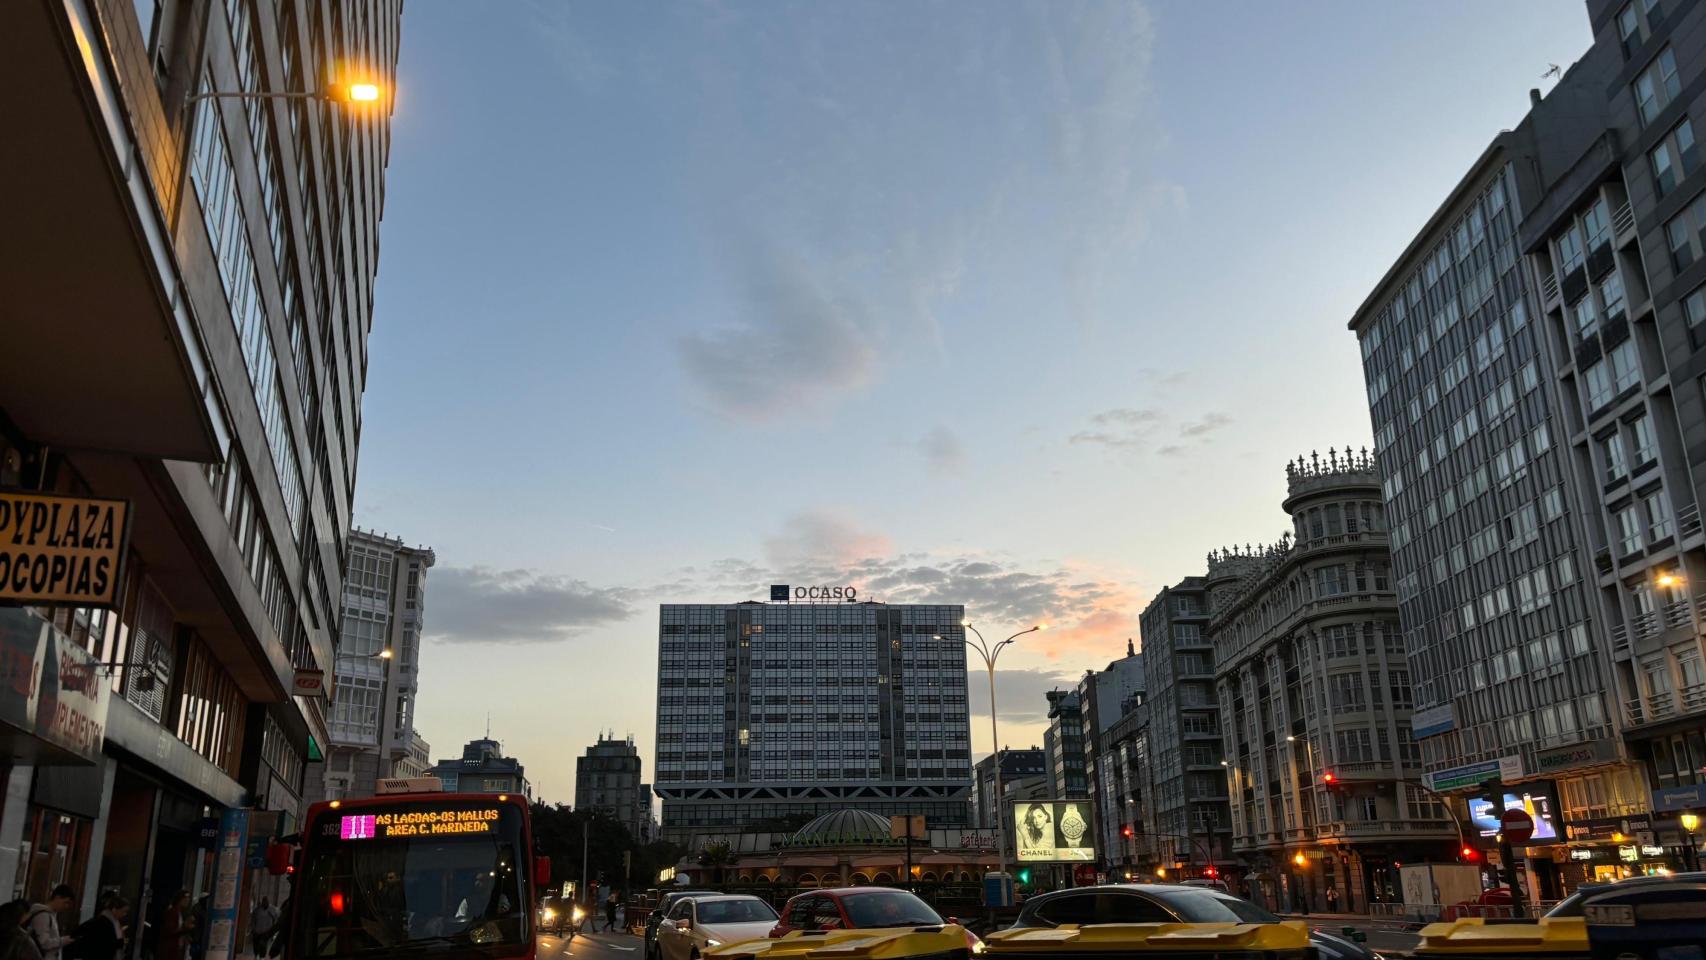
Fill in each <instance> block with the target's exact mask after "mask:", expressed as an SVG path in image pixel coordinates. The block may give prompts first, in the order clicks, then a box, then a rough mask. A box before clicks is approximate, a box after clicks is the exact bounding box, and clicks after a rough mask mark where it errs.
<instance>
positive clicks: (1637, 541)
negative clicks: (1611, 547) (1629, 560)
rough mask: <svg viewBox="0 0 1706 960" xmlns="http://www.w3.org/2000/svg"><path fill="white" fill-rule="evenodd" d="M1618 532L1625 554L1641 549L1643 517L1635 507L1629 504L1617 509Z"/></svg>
mask: <svg viewBox="0 0 1706 960" xmlns="http://www.w3.org/2000/svg"><path fill="white" fill-rule="evenodd" d="M1617 533H1618V537H1619V539H1620V545H1621V546H1622V548H1623V553H1624V555H1628V554H1631V553H1638V552H1639V551H1640V549H1641V518H1640V516H1638V514H1637V511H1636V509H1635V507H1633V506H1628V507H1624V508H1623V509H1621V510H1619V511H1617Z"/></svg>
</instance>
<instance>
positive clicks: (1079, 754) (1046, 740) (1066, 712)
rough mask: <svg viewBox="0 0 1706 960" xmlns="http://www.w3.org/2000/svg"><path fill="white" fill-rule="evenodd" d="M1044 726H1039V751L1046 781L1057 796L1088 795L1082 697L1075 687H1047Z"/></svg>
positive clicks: (1064, 797)
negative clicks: (1045, 761)
mask: <svg viewBox="0 0 1706 960" xmlns="http://www.w3.org/2000/svg"><path fill="white" fill-rule="evenodd" d="M1045 696H1046V697H1048V727H1047V728H1045V729H1044V730H1043V753H1044V754H1046V755H1047V758H1048V773H1049V783H1050V784H1052V785H1053V787H1054V795H1055V796H1056V797H1058V798H1063V799H1073V800H1083V799H1086V798H1088V797H1089V796H1090V774H1089V771H1088V769H1087V768H1086V763H1085V758H1084V698H1083V697H1082V696H1079V694H1078V691H1077V690H1050V691H1049V692H1048V693H1047V694H1045Z"/></svg>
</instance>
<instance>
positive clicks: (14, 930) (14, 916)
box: [0, 900, 41, 960]
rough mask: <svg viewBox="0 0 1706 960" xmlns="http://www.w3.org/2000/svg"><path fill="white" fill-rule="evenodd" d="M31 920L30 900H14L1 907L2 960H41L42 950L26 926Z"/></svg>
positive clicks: (0, 946)
mask: <svg viewBox="0 0 1706 960" xmlns="http://www.w3.org/2000/svg"><path fill="white" fill-rule="evenodd" d="M29 919H30V902H29V901H28V900H13V901H12V902H11V903H8V904H6V905H5V906H3V907H0V960H41V948H40V947H38V946H36V940H35V937H33V936H31V935H30V931H29V928H27V927H25V926H24V924H25V923H26V922H27V921H28V920H29Z"/></svg>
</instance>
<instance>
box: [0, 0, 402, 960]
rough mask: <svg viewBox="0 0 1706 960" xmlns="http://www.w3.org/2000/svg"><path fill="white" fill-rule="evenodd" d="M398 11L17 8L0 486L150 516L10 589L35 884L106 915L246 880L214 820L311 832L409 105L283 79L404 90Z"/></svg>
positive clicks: (12, 708)
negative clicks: (249, 813)
mask: <svg viewBox="0 0 1706 960" xmlns="http://www.w3.org/2000/svg"><path fill="white" fill-rule="evenodd" d="M401 6H402V4H401V2H400V0H346V2H343V3H338V4H330V3H308V2H301V0H227V2H208V3H197V4H192V3H187V2H183V0H158V2H149V0H143V2H135V3H129V2H127V3H116V2H109V0H69V2H64V3H53V2H40V0H21V2H16V3H6V4H0V79H3V82H0V115H3V116H5V118H6V123H7V138H8V141H9V142H10V143H12V144H16V145H26V144H27V145H33V146H30V147H29V148H28V149H8V150H5V151H0V181H3V182H5V183H6V184H8V185H9V186H8V189H7V191H6V197H7V199H6V204H5V209H6V213H5V221H6V229H5V230H4V231H0V233H3V239H0V286H3V287H4V289H5V294H4V296H3V297H0V329H3V330H4V331H5V333H4V337H5V344H4V347H3V348H0V485H4V486H6V487H10V488H21V489H26V490H31V491H39V492H40V493H41V494H43V495H48V496H51V497H55V498H61V499H60V500H59V501H58V502H59V504H60V505H61V506H68V505H69V504H71V503H72V502H73V499H84V498H99V499H96V500H94V502H93V504H92V505H90V506H89V509H91V510H93V511H95V512H96V514H97V515H99V516H104V517H106V518H108V519H114V518H116V514H115V513H105V512H103V511H106V510H108V509H109V507H111V508H112V509H115V510H116V509H117V508H118V507H122V509H123V511H124V513H125V515H126V521H127V526H128V531H129V535H128V541H126V540H125V537H124V530H125V527H121V526H118V525H115V526H113V527H112V528H111V532H112V536H111V537H110V538H109V537H105V536H98V537H96V538H94V539H92V540H91V541H90V546H91V548H92V549H96V550H103V551H107V552H108V554H110V555H104V556H105V559H106V561H107V565H106V566H104V567H102V568H101V569H102V570H104V571H105V573H106V574H107V575H106V576H105V577H101V576H95V577H93V578H91V579H90V580H89V581H87V582H83V583H77V582H68V584H67V586H68V589H66V590H63V591H61V590H46V589H36V588H34V587H32V588H31V589H26V590H23V591H16V592H14V591H7V592H5V594H4V597H3V599H4V600H6V601H16V604H17V605H10V604H7V603H4V602H0V643H3V644H4V645H5V647H6V648H7V655H8V662H10V663H13V664H23V665H25V668H26V669H27V671H29V672H30V673H31V674H32V675H31V676H29V677H27V678H24V677H20V678H17V679H19V680H20V683H18V684H11V685H8V686H7V689H6V691H5V692H4V693H3V694H0V724H7V725H10V726H11V727H12V728H13V729H14V730H15V731H16V732H15V733H12V732H11V731H8V733H9V735H8V736H7V737H6V738H5V743H6V748H5V750H4V753H3V757H0V775H3V776H4V779H5V781H6V787H5V794H6V802H5V803H4V805H3V807H0V876H5V877H8V878H16V881H15V883H14V885H13V887H12V890H13V894H14V895H16V896H23V897H27V898H29V899H31V900H33V901H40V900H43V899H45V897H46V893H47V891H48V890H49V889H50V888H51V887H53V886H54V885H56V884H58V883H61V882H64V883H69V884H71V885H72V886H73V887H74V888H76V889H77V890H78V891H79V892H80V896H79V898H78V902H79V904H80V906H81V908H82V911H83V912H84V914H85V915H88V914H89V913H92V911H93V910H94V909H95V906H96V904H97V903H98V898H97V896H96V894H97V892H98V891H100V890H103V889H113V890H117V891H119V892H120V893H121V894H123V895H124V896H126V897H128V898H130V899H131V900H132V901H133V902H134V903H135V904H136V908H135V911H134V914H133V915H134V916H138V917H141V918H145V919H148V920H150V921H153V922H158V921H157V917H158V913H159V911H160V909H161V908H162V906H163V904H162V903H161V899H162V895H163V894H165V893H169V892H170V891H173V890H176V889H178V888H180V887H182V888H186V889H189V890H190V891H191V893H192V895H193V896H196V897H199V896H201V895H202V894H204V893H206V892H207V891H209V890H211V889H212V888H213V887H214V886H215V884H216V883H225V882H227V881H233V882H234V881H236V880H237V879H239V878H238V877H234V876H230V875H227V874H225V873H222V872H221V870H220V868H219V865H218V864H216V863H214V862H213V858H212V853H211V852H210V851H204V850H202V849H201V848H200V847H199V846H198V843H197V831H198V827H199V825H200V824H201V822H202V820H203V818H209V817H218V816H220V815H221V814H222V813H223V811H226V810H231V809H235V808H240V807H255V808H259V809H262V810H266V811H275V812H277V813H279V814H280V816H279V817H276V818H273V817H268V818H266V819H268V820H276V821H277V822H278V827H277V829H279V830H280V831H281V832H288V831H290V830H292V829H294V823H295V818H296V816H297V813H298V810H299V808H300V805H301V803H302V800H303V797H302V793H301V791H302V787H303V768H304V765H305V764H307V763H310V762H313V761H314V760H315V759H317V757H318V749H319V746H320V745H323V744H325V743H326V742H327V741H328V727H327V718H326V716H325V706H324V705H325V701H324V700H323V699H322V698H321V697H320V696H317V695H316V694H315V686H316V684H315V680H316V678H317V676H318V675H317V674H316V673H315V671H320V670H327V671H329V670H330V668H331V667H332V662H333V651H334V649H335V648H336V644H337V637H338V630H339V617H340V610H339V598H340V597H341V595H342V592H343V570H344V566H345V563H346V561H347V559H348V549H349V548H348V543H347V531H348V529H349V526H350V510H351V501H352V498H353V491H354V488H355V481H356V462H357V461H356V454H357V442H358V438H359V437H360V430H361V396H362V390H363V387H364V383H365V375H366V370H367V359H368V358H367V336H368V331H369V328H370V326H371V322H372V317H373V278H374V273H375V270H376V263H377V256H378V229H379V221H380V216H381V213H382V210H383V199H384V177H385V166H386V162H387V158H388V154H389V146H390V124H389V119H390V107H389V98H388V97H382V98H381V99H380V101H378V102H376V103H367V104H355V103H350V104H344V103H333V102H328V101H325V100H317V99H303V98H298V99H261V98H259V96H258V95H263V94H281V93H290V92H299V91H319V90H325V89H327V88H328V86H330V85H334V84H341V83H344V82H347V81H350V80H357V79H359V80H363V81H371V82H374V83H376V84H378V85H379V87H380V89H381V90H383V91H389V90H390V89H391V88H392V83H393V79H394V72H395V65H396V60H397V44H398V33H399V28H400V15H401ZM212 94H218V95H219V96H217V97H215V96H211V95H212ZM203 95H209V96H203ZM68 371H75V374H74V375H70V376H68V375H67V372H68ZM66 498H70V499H66ZM42 502H44V503H45V502H46V501H42ZM15 560H16V555H8V558H7V562H13V561H15ZM97 572H99V571H97ZM103 581H104V582H103ZM45 585H46V584H45V583H44V584H42V586H45ZM49 663H51V664H54V665H55V666H56V667H57V670H56V671H55V672H49V671H47V670H46V669H45V666H46V665H47V664H49ZM91 678H92V679H91ZM24 680H27V681H28V683H23V682H22V681H24ZM31 686H34V687H37V688H39V689H42V690H45V691H50V692H52V693H53V695H54V697H55V698H57V700H58V702H59V705H60V706H61V707H62V708H64V710H65V711H71V712H70V713H66V712H62V711H61V712H56V711H41V712H40V713H39V715H37V714H38V708H39V707H40V706H41V705H42V704H44V703H49V702H51V701H49V700H47V699H46V698H45V697H43V698H26V697H24V696H22V695H21V694H19V693H17V692H16V691H17V690H19V689H29V688H30V687H31ZM299 690H300V691H303V692H304V693H305V694H306V695H302V696H299V695H297V692H298V691H299ZM50 713H51V714H53V715H52V716H50V715H49V714H50ZM67 718H73V719H75V723H72V724H70V725H67V724H65V723H64V722H62V721H64V720H65V719H67ZM257 822H258V821H257ZM260 873H264V871H256V872H254V873H251V874H250V875H249V877H248V878H247V879H249V880H251V881H252V880H255V879H259V881H260V882H263V883H264V882H265V878H264V877H258V878H257V874H260ZM247 889H248V888H245V890H247ZM240 923H241V924H246V920H244V921H240ZM239 935H240V934H239ZM141 939H142V938H140V937H138V938H134V939H133V942H132V945H131V948H130V949H131V950H132V951H133V952H134V951H138V950H140V944H141Z"/></svg>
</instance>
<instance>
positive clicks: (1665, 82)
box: [1634, 47, 1682, 124]
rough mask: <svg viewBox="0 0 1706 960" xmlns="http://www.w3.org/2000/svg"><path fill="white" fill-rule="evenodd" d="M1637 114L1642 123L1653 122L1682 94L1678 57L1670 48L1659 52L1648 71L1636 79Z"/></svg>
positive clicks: (1642, 72)
mask: <svg viewBox="0 0 1706 960" xmlns="http://www.w3.org/2000/svg"><path fill="white" fill-rule="evenodd" d="M1634 91H1635V112H1636V113H1638V114H1640V116H1641V123H1643V124H1648V123H1652V122H1653V118H1655V117H1657V116H1658V115H1659V111H1661V110H1663V109H1664V108H1665V107H1667V106H1669V105H1670V102H1671V101H1672V100H1675V99H1676V97H1677V94H1679V93H1681V92H1682V79H1681V77H1679V76H1678V75H1677V72H1676V55H1675V54H1673V53H1671V49H1670V48H1669V47H1666V48H1664V49H1663V50H1660V51H1659V55H1658V56H1657V57H1654V58H1653V62H1652V63H1649V64H1647V69H1645V70H1643V71H1641V75H1640V76H1638V77H1636V78H1635V86H1634Z"/></svg>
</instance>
